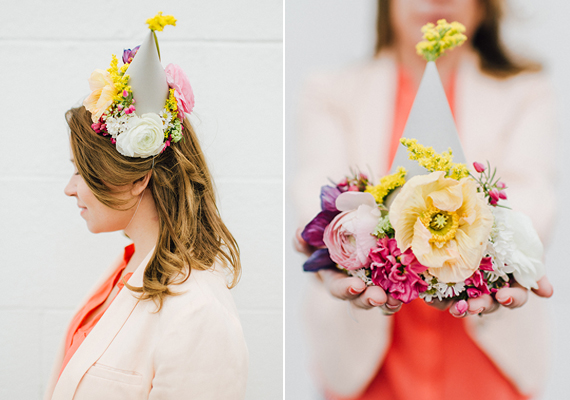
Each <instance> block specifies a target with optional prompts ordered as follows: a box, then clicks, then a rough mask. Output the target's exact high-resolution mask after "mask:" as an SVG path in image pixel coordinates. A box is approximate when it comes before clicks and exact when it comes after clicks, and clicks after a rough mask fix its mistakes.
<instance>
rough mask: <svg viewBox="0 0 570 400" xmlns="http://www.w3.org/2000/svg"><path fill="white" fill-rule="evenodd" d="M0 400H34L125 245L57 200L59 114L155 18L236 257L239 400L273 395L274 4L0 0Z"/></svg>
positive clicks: (278, 125)
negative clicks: (187, 99)
mask: <svg viewBox="0 0 570 400" xmlns="http://www.w3.org/2000/svg"><path fill="white" fill-rule="evenodd" d="M0 4H1V8H0V9H1V13H2V23H1V24H0V117H1V118H0V119H1V121H2V123H1V124H0V137H1V141H0V143H1V144H0V149H1V153H0V154H1V155H0V276H1V278H0V279H1V280H0V287H1V291H0V398H1V399H10V400H18V399H25V400H36V399H40V398H42V395H43V391H44V387H45V384H46V381H47V379H48V376H49V373H50V370H51V366H52V362H53V359H54V356H55V352H56V349H57V347H58V345H59V343H60V341H61V339H62V337H63V335H64V333H65V331H66V327H67V323H68V321H69V319H70V318H71V316H72V311H73V310H74V309H75V307H76V306H77V305H78V303H79V301H80V300H81V299H82V298H83V296H84V295H85V294H86V292H87V291H88V290H89V288H90V287H91V286H92V285H93V283H94V282H95V281H96V280H97V279H98V277H99V276H100V275H101V273H102V272H103V271H105V270H106V269H107V267H108V266H109V264H110V263H111V262H112V261H113V260H114V259H115V257H117V255H119V254H120V253H121V252H122V248H123V247H124V246H125V245H126V244H128V240H127V239H126V238H124V237H123V236H122V234H121V233H107V234H99V235H93V234H91V233H90V232H89V231H88V230H87V228H86V226H85V222H84V221H83V219H82V218H81V217H80V215H79V209H78V208H77V206H76V200H75V199H72V198H67V197H65V196H64V194H63V188H64V187H65V185H66V183H67V181H68V179H69V177H70V176H71V173H72V166H71V163H70V162H69V146H68V132H67V126H66V123H65V119H64V113H65V111H66V110H67V109H68V108H70V107H71V106H74V105H78V104H79V103H80V102H81V101H82V99H83V98H84V97H85V96H86V95H88V94H89V86H88V83H87V78H88V77H89V75H90V74H91V72H92V71H93V70H94V69H96V68H100V69H106V68H108V65H109V62H110V61H111V54H113V53H114V54H117V56H118V57H119V59H120V57H121V55H122V51H123V49H124V48H132V47H134V46H136V45H138V44H140V43H141V41H142V40H143V38H144V37H145V35H146V34H147V32H148V30H147V27H146V25H145V24H144V21H145V20H146V19H147V18H150V17H153V16H154V15H155V14H156V12H157V11H163V12H164V13H165V14H172V15H174V16H175V17H176V18H177V19H178V23H177V26H176V27H171V26H168V27H166V28H165V30H164V32H159V33H158V40H159V42H160V45H161V55H162V60H163V64H164V65H166V64H167V63H170V62H172V63H175V64H179V65H180V66H181V67H182V69H183V70H184V71H185V72H186V74H187V75H188V77H189V79H190V82H191V84H192V86H193V88H194V93H195V97H196V107H195V112H194V114H195V115H194V117H193V118H192V121H193V123H194V124H195V127H196V129H197V132H198V135H199V137H200V139H201V143H202V147H203V149H204V151H205V153H206V157H207V159H208V162H209V166H210V168H211V170H212V172H213V175H214V180H215V183H216V185H217V188H218V197H219V199H220V202H219V207H220V210H221V213H222V216H223V219H224V221H225V222H226V223H227V225H228V226H229V228H230V230H231V232H232V233H233V234H234V235H235V237H236V239H237V241H238V243H239V245H240V247H241V251H242V264H243V277H242V280H241V282H240V284H239V285H238V286H237V287H236V288H235V289H233V290H232V292H233V295H234V298H235V300H236V303H237V306H238V309H239V312H240V317H241V321H242V324H243V328H244V332H245V336H246V340H247V343H248V347H249V352H250V371H249V382H248V389H247V399H250V400H253V399H270V400H271V399H280V398H281V397H282V395H281V393H282V372H283V364H282V360H283V356H282V341H283V338H282V332H283V330H282V329H283V326H282V315H283V314H282V238H283V222H282V205H283V200H282V195H283V193H282V187H283V186H282V185H283V178H282V165H283V164H282V161H283V159H282V154H283V149H282V143H283V142H282V140H283V139H282V124H283V115H282V113H283V94H282V88H283V86H282V79H283V44H282V31H283V25H282V8H283V3H282V0H209V1H198V0H192V1H189V0H176V1H169V2H157V1H150V0H145V1H120V2H117V1H110V0H97V1H77V0H54V1H49V2H47V1H41V2H40V1H33V0H17V1H5V0H2V2H1V3H0Z"/></svg>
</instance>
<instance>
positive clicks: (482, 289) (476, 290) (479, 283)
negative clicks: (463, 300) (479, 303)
mask: <svg viewBox="0 0 570 400" xmlns="http://www.w3.org/2000/svg"><path fill="white" fill-rule="evenodd" d="M465 286H474V287H469V288H467V296H469V297H479V296H481V295H482V294H490V293H491V292H490V291H489V287H488V286H487V282H486V281H485V278H484V276H483V273H482V272H481V270H479V269H478V270H477V271H475V273H474V274H473V275H471V276H470V277H469V278H467V279H466V280H465Z"/></svg>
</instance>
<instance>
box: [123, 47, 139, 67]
mask: <svg viewBox="0 0 570 400" xmlns="http://www.w3.org/2000/svg"><path fill="white" fill-rule="evenodd" d="M139 47H141V46H137V47H135V48H134V49H132V50H131V49H125V50H123V64H130V63H131V61H133V58H135V54H137V51H139ZM137 62H138V61H137Z"/></svg>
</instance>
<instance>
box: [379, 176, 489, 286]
mask: <svg viewBox="0 0 570 400" xmlns="http://www.w3.org/2000/svg"><path fill="white" fill-rule="evenodd" d="M389 217H390V223H391V224H392V226H393V228H394V230H395V232H396V234H395V237H396V241H397V243H398V248H399V249H400V250H401V251H402V252H404V251H406V250H407V249H409V248H410V247H411V248H412V251H413V252H414V255H415V256H416V258H417V259H418V261H419V262H420V263H422V264H423V265H425V266H426V267H428V268H429V273H430V274H432V275H433V276H436V277H437V278H438V279H439V280H440V281H442V282H461V281H464V280H465V279H467V278H469V277H470V276H471V275H472V274H473V272H475V271H476V270H477V269H478V268H479V264H480V262H481V258H482V257H483V256H484V255H485V251H486V247H487V241H488V239H489V235H490V232H491V228H492V226H493V215H492V213H491V211H490V210H489V207H488V206H487V204H486V201H485V198H484V195H483V193H478V192H477V184H476V182H475V181H474V180H473V179H472V178H463V179H461V180H459V181H458V180H455V179H451V178H446V177H445V172H443V171H436V172H432V173H431V174H429V175H420V176H415V177H413V178H412V179H410V180H409V181H408V182H407V183H406V184H405V185H404V187H403V188H402V190H401V191H400V193H399V194H398V196H397V197H396V198H395V199H394V202H393V203H392V206H391V208H390V214H389Z"/></svg>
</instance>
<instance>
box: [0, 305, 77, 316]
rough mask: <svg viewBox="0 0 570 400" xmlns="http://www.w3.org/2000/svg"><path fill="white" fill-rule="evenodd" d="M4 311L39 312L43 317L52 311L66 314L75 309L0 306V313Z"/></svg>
mask: <svg viewBox="0 0 570 400" xmlns="http://www.w3.org/2000/svg"><path fill="white" fill-rule="evenodd" d="M2 311H16V312H17V311H36V312H39V313H40V314H41V315H45V313H46V312H50V311H65V312H73V308H59V307H58V308H41V307H32V306H30V307H22V306H15V307H12V306H5V305H0V312H2Z"/></svg>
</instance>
